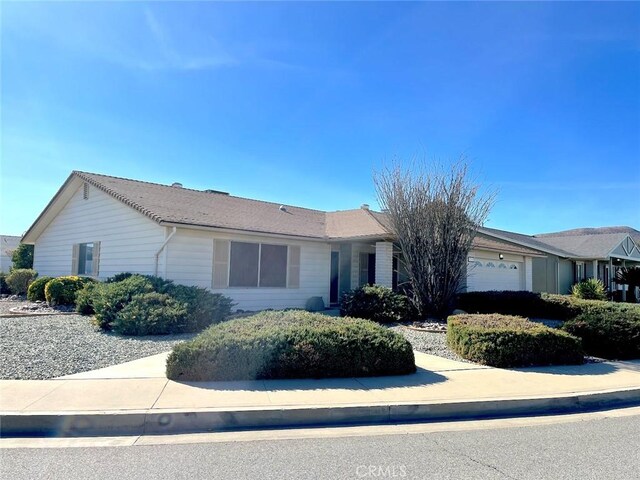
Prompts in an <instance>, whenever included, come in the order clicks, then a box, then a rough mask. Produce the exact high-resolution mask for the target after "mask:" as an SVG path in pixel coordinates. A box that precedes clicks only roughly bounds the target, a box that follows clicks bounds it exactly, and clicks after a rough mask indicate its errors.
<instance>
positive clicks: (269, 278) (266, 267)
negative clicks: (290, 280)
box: [260, 243, 287, 287]
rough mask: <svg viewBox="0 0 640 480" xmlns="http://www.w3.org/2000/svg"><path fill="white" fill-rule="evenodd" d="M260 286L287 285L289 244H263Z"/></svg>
mask: <svg viewBox="0 0 640 480" xmlns="http://www.w3.org/2000/svg"><path fill="white" fill-rule="evenodd" d="M260 286H261V287H286V286H287V246H286V245H267V244H265V243H263V244H262V251H261V253H260Z"/></svg>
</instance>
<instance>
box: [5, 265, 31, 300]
mask: <svg viewBox="0 0 640 480" xmlns="http://www.w3.org/2000/svg"><path fill="white" fill-rule="evenodd" d="M37 276H38V272H36V271H35V270H32V269H30V268H16V269H14V270H11V273H9V275H7V278H6V282H7V286H8V287H9V291H10V292H11V293H13V294H14V295H24V294H25V293H27V289H28V288H29V285H30V284H31V282H33V281H34V280H35V279H36V277H37Z"/></svg>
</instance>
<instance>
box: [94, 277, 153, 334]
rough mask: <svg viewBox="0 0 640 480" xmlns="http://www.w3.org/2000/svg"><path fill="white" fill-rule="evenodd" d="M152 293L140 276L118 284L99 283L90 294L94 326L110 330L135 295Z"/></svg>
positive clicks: (145, 280) (149, 283) (150, 285)
mask: <svg viewBox="0 0 640 480" xmlns="http://www.w3.org/2000/svg"><path fill="white" fill-rule="evenodd" d="M151 292H153V285H152V284H151V282H150V281H149V280H148V279H147V278H145V277H143V276H142V275H132V276H129V277H127V278H125V279H124V280H122V281H119V282H117V281H116V282H112V283H101V284H100V285H99V286H97V287H96V288H95V289H94V290H93V292H92V297H93V298H92V300H91V303H92V305H93V309H94V311H95V321H96V325H97V326H98V327H100V328H101V329H103V330H111V328H112V325H113V323H114V322H115V321H116V319H117V315H118V313H119V312H120V310H122V309H123V308H124V307H125V306H126V305H127V304H128V303H129V302H130V301H131V299H132V298H133V297H134V296H135V295H141V294H143V293H151Z"/></svg>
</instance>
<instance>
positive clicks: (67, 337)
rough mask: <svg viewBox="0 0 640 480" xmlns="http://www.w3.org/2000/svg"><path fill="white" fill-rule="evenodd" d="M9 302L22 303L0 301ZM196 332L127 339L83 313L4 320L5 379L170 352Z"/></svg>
mask: <svg viewBox="0 0 640 480" xmlns="http://www.w3.org/2000/svg"><path fill="white" fill-rule="evenodd" d="M9 303H11V307H15V306H16V305H17V302H0V305H2V307H5V306H6V305H7V304H9ZM7 310H8V308H7ZM194 336H195V334H192V333H185V334H179V335H161V336H147V337H123V336H120V335H116V334H113V333H104V332H101V331H100V330H98V329H97V328H96V327H94V326H93V325H91V320H90V318H89V317H85V316H81V315H49V316H38V317H22V316H16V317H9V318H6V317H5V318H0V378H2V379H23V380H26V379H46V378H55V377H60V376H63V375H70V374H72V373H79V372H85V371H88V370H94V369H96V368H103V367H109V366H111V365H117V364H119V363H124V362H128V361H131V360H136V359H138V358H142V357H146V356H149V355H155V354H158V353H162V352H166V351H169V350H171V349H172V348H173V346H174V345H175V344H176V343H179V342H182V341H184V340H189V339H191V338H193V337H194Z"/></svg>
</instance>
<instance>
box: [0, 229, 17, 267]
mask: <svg viewBox="0 0 640 480" xmlns="http://www.w3.org/2000/svg"><path fill="white" fill-rule="evenodd" d="M18 245H20V237H16V236H13V235H0V272H5V273H7V272H8V271H9V270H10V269H11V265H12V264H13V262H12V260H11V257H12V256H13V252H14V250H15V249H16V248H18Z"/></svg>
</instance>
